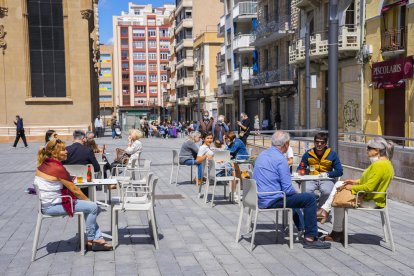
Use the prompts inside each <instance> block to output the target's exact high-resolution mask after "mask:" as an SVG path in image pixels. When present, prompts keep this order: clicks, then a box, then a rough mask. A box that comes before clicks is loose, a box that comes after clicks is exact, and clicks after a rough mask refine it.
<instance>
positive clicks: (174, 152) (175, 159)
mask: <svg viewBox="0 0 414 276" xmlns="http://www.w3.org/2000/svg"><path fill="white" fill-rule="evenodd" d="M181 157H186V158H188V159H192V160H194V158H193V156H179V155H178V151H177V150H172V163H171V175H170V185H171V184H173V182H172V181H173V180H172V179H173V173H174V167H177V173H176V175H175V185H176V186H178V174H179V172H180V167H188V166H187V165H182V164H180V158H181ZM193 166H196V167H197V165H196V164H194V165H191V166H190V167H191V175H190V181H191V182H193ZM197 183H198V174H197V172H196V183H195V184H196V185H197Z"/></svg>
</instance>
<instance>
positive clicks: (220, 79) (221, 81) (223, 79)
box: [217, 74, 227, 84]
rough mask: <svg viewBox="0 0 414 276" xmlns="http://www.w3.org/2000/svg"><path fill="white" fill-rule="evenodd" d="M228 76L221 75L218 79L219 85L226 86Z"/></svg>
mask: <svg viewBox="0 0 414 276" xmlns="http://www.w3.org/2000/svg"><path fill="white" fill-rule="evenodd" d="M226 79H227V76H226V74H221V75H220V77H219V78H218V79H217V82H218V84H226Z"/></svg>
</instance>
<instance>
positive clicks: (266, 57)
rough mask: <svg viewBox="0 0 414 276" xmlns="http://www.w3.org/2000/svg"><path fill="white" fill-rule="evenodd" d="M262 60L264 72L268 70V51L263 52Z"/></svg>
mask: <svg viewBox="0 0 414 276" xmlns="http://www.w3.org/2000/svg"><path fill="white" fill-rule="evenodd" d="M263 58H264V60H263V69H264V70H265V71H267V70H269V50H267V49H265V50H264V57H263Z"/></svg>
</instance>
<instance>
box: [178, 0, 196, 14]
mask: <svg viewBox="0 0 414 276" xmlns="http://www.w3.org/2000/svg"><path fill="white" fill-rule="evenodd" d="M192 6H193V0H181V1H177V8H176V9H175V15H176V16H177V15H178V13H179V12H180V11H181V10H182V9H183V8H191V7H192Z"/></svg>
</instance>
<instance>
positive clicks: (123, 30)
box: [121, 28, 128, 36]
mask: <svg viewBox="0 0 414 276" xmlns="http://www.w3.org/2000/svg"><path fill="white" fill-rule="evenodd" d="M121 35H122V36H124V35H128V28H121Z"/></svg>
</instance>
